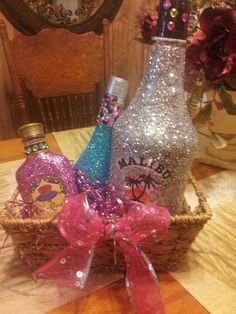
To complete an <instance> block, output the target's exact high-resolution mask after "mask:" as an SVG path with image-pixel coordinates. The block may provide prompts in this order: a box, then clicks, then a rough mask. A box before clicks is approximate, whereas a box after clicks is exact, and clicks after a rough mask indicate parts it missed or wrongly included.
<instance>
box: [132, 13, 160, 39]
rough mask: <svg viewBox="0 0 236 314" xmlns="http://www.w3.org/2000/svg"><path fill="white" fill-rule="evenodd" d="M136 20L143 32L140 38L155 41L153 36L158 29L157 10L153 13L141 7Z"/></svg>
mask: <svg viewBox="0 0 236 314" xmlns="http://www.w3.org/2000/svg"><path fill="white" fill-rule="evenodd" d="M136 20H137V26H138V27H139V29H140V33H141V39H140V38H139V40H141V41H143V42H145V43H153V41H152V37H153V36H155V33H156V29H157V20H158V17H157V10H155V11H154V12H152V13H151V12H150V11H143V10H142V9H141V10H140V13H139V14H138V15H137V17H136Z"/></svg>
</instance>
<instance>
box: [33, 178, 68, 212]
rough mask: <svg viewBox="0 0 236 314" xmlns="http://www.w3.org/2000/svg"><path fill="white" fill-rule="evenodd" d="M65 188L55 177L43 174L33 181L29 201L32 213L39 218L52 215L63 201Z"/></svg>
mask: <svg viewBox="0 0 236 314" xmlns="http://www.w3.org/2000/svg"><path fill="white" fill-rule="evenodd" d="M65 198H66V189H65V186H64V185H63V183H62V182H61V181H60V180H59V179H58V178H55V177H50V176H45V177H43V178H41V179H40V180H37V181H35V182H34V184H33V186H32V189H31V201H32V203H33V211H34V213H35V214H36V215H37V216H38V217H41V218H50V217H54V216H55V214H56V213H57V212H59V211H60V209H61V207H62V205H63V204H64V202H65Z"/></svg>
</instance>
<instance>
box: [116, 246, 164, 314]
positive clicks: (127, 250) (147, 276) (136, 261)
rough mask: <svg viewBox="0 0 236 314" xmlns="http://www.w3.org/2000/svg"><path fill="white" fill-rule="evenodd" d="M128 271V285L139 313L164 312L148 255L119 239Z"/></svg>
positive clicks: (130, 295) (156, 313) (154, 313)
mask: <svg viewBox="0 0 236 314" xmlns="http://www.w3.org/2000/svg"><path fill="white" fill-rule="evenodd" d="M119 242H120V243H119V244H120V246H121V248H122V249H123V252H124V255H125V260H126V266H127V272H126V287H127V290H128V293H129V297H130V300H131V302H132V303H133V305H134V307H135V309H136V312H137V313H138V314H164V313H165V311H164V305H163V302H162V297H161V293H160V288H159V283H158V280H157V277H156V274H155V271H154V269H153V266H152V264H151V263H150V261H149V259H148V258H147V256H146V255H145V254H144V253H143V252H142V251H141V250H140V249H139V248H138V247H136V246H135V245H132V244H130V243H126V242H125V241H119Z"/></svg>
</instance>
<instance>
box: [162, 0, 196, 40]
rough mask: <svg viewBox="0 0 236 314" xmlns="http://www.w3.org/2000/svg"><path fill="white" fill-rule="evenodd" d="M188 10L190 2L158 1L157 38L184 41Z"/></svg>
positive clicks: (175, 0)
mask: <svg viewBox="0 0 236 314" xmlns="http://www.w3.org/2000/svg"><path fill="white" fill-rule="evenodd" d="M190 10H191V1H190V0H160V3H159V6H158V24H157V36H158V37H165V38H176V39H186V38H187V31H188V22H189V15H190Z"/></svg>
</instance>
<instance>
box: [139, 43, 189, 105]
mask: <svg viewBox="0 0 236 314" xmlns="http://www.w3.org/2000/svg"><path fill="white" fill-rule="evenodd" d="M155 40H156V43H155V44H154V47H153V50H152V52H151V55H150V58H149V61H148V63H147V67H146V70H145V74H144V76H143V80H142V82H141V84H140V86H139V90H138V95H139V97H140V96H141V98H143V99H142V103H143V104H144V105H148V104H149V105H151V106H154V105H155V104H151V103H150V101H148V100H149V99H151V98H153V95H155V97H156V99H159V101H158V102H157V103H156V105H157V106H159V107H160V106H163V107H166V108H167V109H168V110H170V106H171V107H172V106H174V107H176V106H178V104H180V103H181V106H183V102H184V74H185V45H186V41H185V40H179V39H171V38H160V37H156V38H155Z"/></svg>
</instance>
